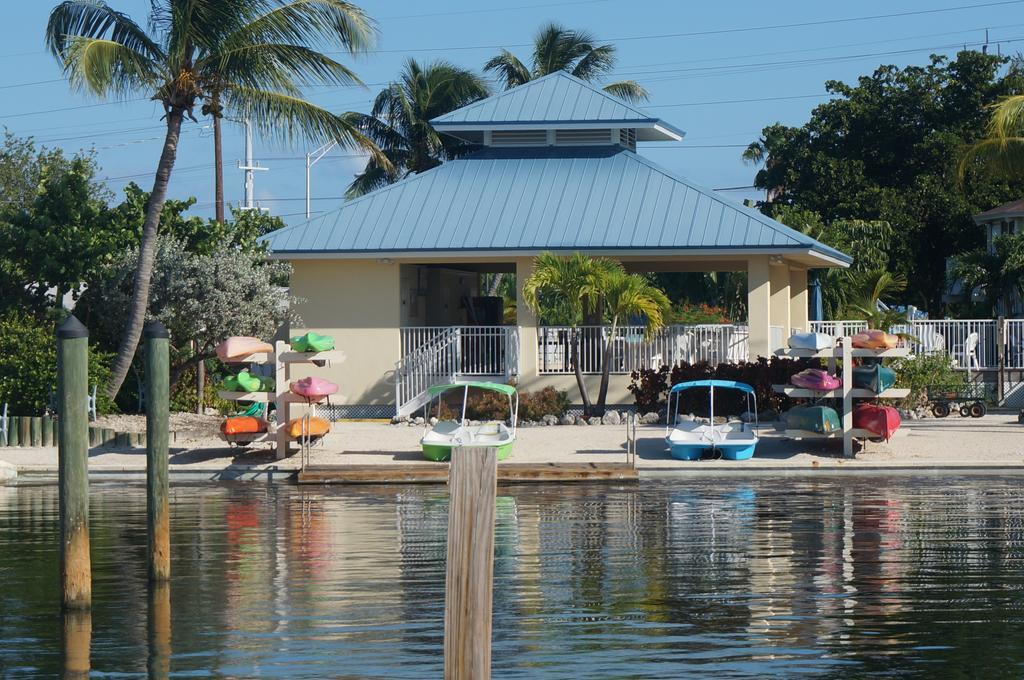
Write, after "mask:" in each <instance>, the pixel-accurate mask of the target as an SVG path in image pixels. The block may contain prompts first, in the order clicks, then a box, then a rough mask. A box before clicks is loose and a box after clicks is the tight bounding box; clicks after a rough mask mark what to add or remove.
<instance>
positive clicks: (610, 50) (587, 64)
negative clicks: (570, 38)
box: [567, 41, 615, 80]
mask: <svg viewBox="0 0 1024 680" xmlns="http://www.w3.org/2000/svg"><path fill="white" fill-rule="evenodd" d="M580 46H581V47H582V46H586V47H587V48H588V49H586V50H585V52H584V54H583V56H582V57H581V58H580V59H579V60H578V61H577V62H576V64H575V66H572V69H571V71H570V73H572V74H573V75H574V76H576V77H577V78H579V79H580V80H597V79H598V78H600V77H602V76H604V75H606V74H607V73H610V72H611V70H612V69H613V68H615V46H614V45H599V46H597V47H590V42H589V41H588V42H584V43H581V44H580ZM567 66H568V65H567Z"/></svg>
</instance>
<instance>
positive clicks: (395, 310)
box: [291, 260, 402, 404]
mask: <svg viewBox="0 0 1024 680" xmlns="http://www.w3.org/2000/svg"><path fill="white" fill-rule="evenodd" d="M292 267H293V268H294V270H293V272H292V278H291V288H292V295H294V296H296V297H298V298H302V299H303V300H304V302H301V303H300V304H298V305H297V306H296V312H297V313H298V314H299V316H300V317H302V323H301V324H299V325H297V326H296V327H295V328H293V329H292V335H297V334H301V333H304V332H305V331H307V330H312V331H316V332H318V333H327V334H329V335H333V336H334V339H335V344H336V345H337V348H338V349H340V350H341V351H343V352H344V353H345V355H346V360H345V361H344V362H342V363H341V364H338V365H332V366H329V367H324V368H322V369H321V368H314V367H302V368H298V367H297V368H296V369H295V370H294V376H293V377H299V376H302V375H310V374H315V375H320V376H323V377H325V378H328V379H329V380H333V381H334V382H336V383H338V385H339V386H340V390H339V395H340V397H339V398H338V399H337V400H336V402H337V403H341V404H393V403H394V401H395V390H394V386H393V385H392V384H391V383H390V382H389V380H390V377H391V372H392V371H393V370H394V367H395V362H396V361H398V359H399V352H400V341H399V332H398V328H399V326H400V321H401V319H400V317H401V308H402V305H401V293H400V290H399V265H397V264H394V263H392V264H386V263H383V262H378V261H376V260H296V261H293V262H292Z"/></svg>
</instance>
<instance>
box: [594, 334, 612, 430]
mask: <svg viewBox="0 0 1024 680" xmlns="http://www.w3.org/2000/svg"><path fill="white" fill-rule="evenodd" d="M617 321H618V319H615V318H613V319H612V325H611V328H610V329H609V331H608V337H607V338H605V341H604V348H603V351H602V352H601V387H600V388H599V389H598V391H597V403H596V404H595V405H594V415H597V416H603V415H604V411H605V402H607V401H608V382H609V380H610V376H611V368H612V350H614V348H615V333H616V330H617V326H618V323H617Z"/></svg>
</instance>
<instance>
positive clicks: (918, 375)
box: [892, 353, 967, 408]
mask: <svg viewBox="0 0 1024 680" xmlns="http://www.w3.org/2000/svg"><path fill="white" fill-rule="evenodd" d="M892 369H893V370H894V371H896V387H902V388H906V389H909V390H910V395H909V396H908V397H907V398H906V399H905V400H904V401H903V405H904V407H906V408H914V407H917V406H920V405H921V404H924V403H925V402H927V400H928V396H927V395H928V388H929V387H934V386H943V385H949V386H952V387H962V386H964V385H966V384H967V375H966V372H965V371H958V370H956V369H955V368H953V365H952V362H951V361H950V359H949V356H948V355H946V354H943V353H939V354H918V355H916V356H913V357H908V358H906V359H897V360H896V361H894V362H893V364H892Z"/></svg>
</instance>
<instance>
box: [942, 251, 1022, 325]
mask: <svg viewBox="0 0 1024 680" xmlns="http://www.w3.org/2000/svg"><path fill="white" fill-rule="evenodd" d="M992 246H993V247H992V250H991V251H989V250H987V249H985V248H980V249H978V250H974V251H971V252H969V253H964V254H962V255H958V256H957V258H956V264H955V265H954V266H953V269H952V270H951V271H950V277H951V278H952V279H953V280H959V281H962V282H963V285H964V289H965V290H966V291H967V293H968V295H970V294H971V293H972V292H973V291H974V290H976V289H981V290H982V291H983V292H984V295H985V299H986V300H987V301H988V302H989V304H991V305H992V308H991V312H992V315H993V316H998V315H1000V314H1006V313H1008V311H1009V306H1010V300H1011V299H1012V298H1013V297H1014V296H1015V295H1016V296H1024V234H1007V235H1005V236H997V237H996V238H995V241H994V242H993V244H992ZM968 299H969V298H968Z"/></svg>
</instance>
